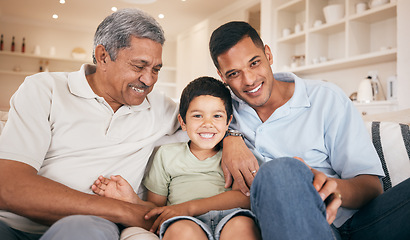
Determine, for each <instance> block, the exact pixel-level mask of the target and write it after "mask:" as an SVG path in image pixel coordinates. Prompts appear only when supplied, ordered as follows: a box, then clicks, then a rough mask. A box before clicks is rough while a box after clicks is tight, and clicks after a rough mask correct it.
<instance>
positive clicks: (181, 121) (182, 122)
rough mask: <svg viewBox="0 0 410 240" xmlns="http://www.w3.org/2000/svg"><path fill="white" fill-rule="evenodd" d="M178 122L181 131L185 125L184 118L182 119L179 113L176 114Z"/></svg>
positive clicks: (184, 129) (184, 128)
mask: <svg viewBox="0 0 410 240" xmlns="http://www.w3.org/2000/svg"><path fill="white" fill-rule="evenodd" d="M178 122H179V124H181V128H182V130H183V131H186V125H185V123H184V119H182V117H181V114H178Z"/></svg>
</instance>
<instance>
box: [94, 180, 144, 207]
mask: <svg viewBox="0 0 410 240" xmlns="http://www.w3.org/2000/svg"><path fill="white" fill-rule="evenodd" d="M91 189H92V190H93V192H94V193H95V194H97V195H99V196H102V197H109V198H114V199H118V200H122V201H125V202H130V203H135V204H138V203H140V201H141V199H140V198H139V197H138V195H137V194H136V193H135V192H134V190H133V189H132V187H131V185H130V184H129V183H128V182H127V181H126V180H125V179H124V178H123V177H121V176H120V175H116V176H111V177H110V179H108V178H105V177H103V176H99V177H98V179H97V180H95V182H94V184H93V185H92V186H91Z"/></svg>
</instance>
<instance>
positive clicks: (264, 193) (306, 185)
mask: <svg viewBox="0 0 410 240" xmlns="http://www.w3.org/2000/svg"><path fill="white" fill-rule="evenodd" d="M312 180H313V174H312V172H311V171H310V170H309V169H308V168H307V167H306V166H305V165H304V164H303V163H302V162H300V161H298V160H295V159H293V158H279V159H274V160H271V161H269V162H267V163H265V164H263V165H262V166H261V168H260V169H259V172H258V174H257V175H256V177H255V179H254V181H253V184H252V187H251V207H252V211H253V212H254V213H255V215H256V218H257V220H258V223H259V226H260V228H261V232H262V237H263V239H339V238H342V239H349V240H350V239H351V240H355V239H358V240H359V239H360V240H367V239H373V240H375V239H389V240H391V239H393V240H395V239H397V240H398V239H410V179H407V180H406V181H404V182H402V183H400V184H399V185H397V186H395V187H393V188H392V189H390V190H388V191H386V192H385V193H383V194H382V195H380V196H379V197H377V198H375V199H374V200H373V201H371V202H370V203H369V204H367V205H366V206H364V207H362V208H361V209H360V210H359V211H358V212H356V213H355V214H354V215H353V216H352V217H351V218H350V219H349V220H348V221H346V222H345V223H344V224H343V225H342V226H341V227H340V228H339V229H336V228H335V227H334V226H333V225H332V226H329V224H328V223H327V221H326V212H325V211H326V210H325V205H324V203H323V201H322V200H321V198H320V197H319V195H318V194H317V191H316V190H315V189H314V187H313V185H312ZM332 230H333V231H332ZM339 234H340V235H339Z"/></svg>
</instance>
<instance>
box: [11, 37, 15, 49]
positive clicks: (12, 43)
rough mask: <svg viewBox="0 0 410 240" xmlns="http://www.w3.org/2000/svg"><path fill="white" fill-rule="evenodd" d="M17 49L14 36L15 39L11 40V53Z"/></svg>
mask: <svg viewBox="0 0 410 240" xmlns="http://www.w3.org/2000/svg"><path fill="white" fill-rule="evenodd" d="M15 48H16V44H15V43H14V36H13V39H12V40H11V51H12V52H14V50H15Z"/></svg>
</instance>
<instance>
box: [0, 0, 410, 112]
mask: <svg viewBox="0 0 410 240" xmlns="http://www.w3.org/2000/svg"><path fill="white" fill-rule="evenodd" d="M128 7H133V8H140V9H143V10H144V11H146V12H148V13H150V14H151V15H152V16H154V17H155V18H156V19H157V20H158V22H159V23H160V24H161V25H162V26H163V28H164V30H165V33H166V38H167V40H166V43H165V45H164V51H163V62H164V67H163V69H162V70H161V73H160V77H159V80H158V83H157V84H156V86H155V88H157V89H159V90H161V91H164V92H165V93H166V94H168V95H169V96H170V97H172V98H174V99H175V100H177V99H178V98H179V95H180V93H181V91H182V89H183V88H184V87H185V85H186V84H187V83H188V82H190V81H191V80H193V79H195V78H197V77H199V76H202V75H209V76H214V77H217V78H219V77H218V75H217V74H216V70H215V67H214V66H213V63H212V61H211V58H210V56H209V50H208V42H209V37H210V34H211V33H212V31H213V30H214V29H215V28H216V27H218V26H220V25H221V24H223V23H225V22H228V21H231V20H243V21H247V22H249V23H250V24H251V25H252V26H254V27H255V28H256V29H257V30H258V31H259V32H260V34H261V36H262V39H263V40H264V42H265V44H268V45H269V46H270V47H271V49H272V51H273V54H274V64H273V66H272V68H273V70H274V71H275V72H278V71H291V72H294V73H295V74H297V75H298V76H301V77H305V78H309V79H321V80H325V81H330V82H333V83H335V84H336V85H338V86H339V87H341V88H342V89H343V90H344V92H345V93H346V95H347V96H348V97H350V98H351V99H352V100H354V101H355V105H356V106H357V108H358V109H359V111H360V112H361V113H362V114H363V115H365V114H372V113H383V112H389V111H394V110H400V109H404V108H409V107H410V78H409V76H410V67H409V63H410V44H409V43H410V31H409V26H408V23H410V14H409V12H410V1H409V0H290V1H287V0H236V1H235V0H206V1H205V0H35V1H33V0H12V1H11V0H0V34H1V35H2V39H1V41H2V47H1V50H0V110H4V111H7V110H8V109H9V100H10V97H11V95H12V94H13V93H14V92H15V91H16V90H17V88H18V86H19V85H20V84H21V83H22V82H23V81H24V78H25V77H26V76H28V75H31V74H34V73H36V72H39V71H76V70H78V69H79V67H80V66H81V64H83V63H91V55H92V47H93V35H94V31H95V29H96V27H97V26H98V24H99V23H100V22H101V21H102V20H103V18H104V17H105V16H107V15H109V14H110V13H112V11H115V10H116V9H121V8H128Z"/></svg>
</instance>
